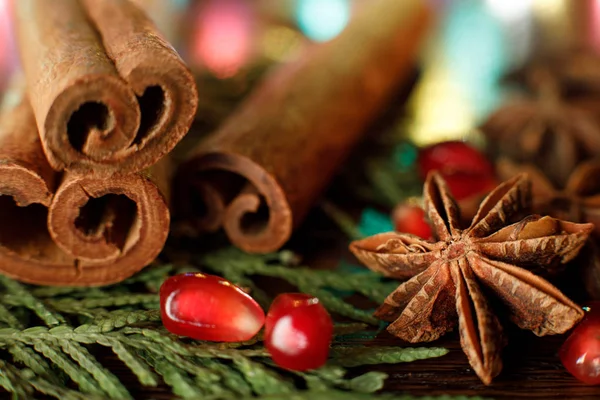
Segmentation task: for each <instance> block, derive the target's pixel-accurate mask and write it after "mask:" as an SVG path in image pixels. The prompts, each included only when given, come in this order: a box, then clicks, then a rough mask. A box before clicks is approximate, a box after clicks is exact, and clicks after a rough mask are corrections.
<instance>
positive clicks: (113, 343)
mask: <svg viewBox="0 0 600 400" xmlns="http://www.w3.org/2000/svg"><path fill="white" fill-rule="evenodd" d="M96 342H97V343H98V344H100V345H102V346H105V347H109V348H110V349H111V350H112V351H113V353H115V355H116V356H117V357H119V359H120V360H121V361H123V363H124V364H125V365H126V366H127V368H129V369H130V370H131V372H133V373H134V374H135V376H136V377H137V378H138V380H139V381H140V383H141V384H142V385H144V386H157V385H158V380H157V376H156V375H155V374H154V372H152V370H151V369H150V368H149V367H148V365H147V363H146V362H145V361H144V360H143V359H142V358H140V357H139V356H138V355H137V354H136V353H135V352H134V351H133V350H132V349H131V348H129V346H127V345H125V344H123V343H122V342H121V341H119V340H116V339H114V338H111V337H107V336H104V337H102V336H101V337H98V338H97V340H96Z"/></svg>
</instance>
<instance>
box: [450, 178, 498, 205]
mask: <svg viewBox="0 0 600 400" xmlns="http://www.w3.org/2000/svg"><path fill="white" fill-rule="evenodd" d="M442 176H443V178H444V179H445V180H446V183H447V184H448V187H449V188H450V192H451V193H452V195H453V196H454V198H455V199H456V200H464V199H467V198H469V197H471V196H475V195H478V194H479V195H480V194H486V193H488V192H491V191H492V189H494V188H495V187H496V186H498V181H497V180H496V178H494V177H493V176H489V175H478V174H471V173H466V172H454V173H451V174H442Z"/></svg>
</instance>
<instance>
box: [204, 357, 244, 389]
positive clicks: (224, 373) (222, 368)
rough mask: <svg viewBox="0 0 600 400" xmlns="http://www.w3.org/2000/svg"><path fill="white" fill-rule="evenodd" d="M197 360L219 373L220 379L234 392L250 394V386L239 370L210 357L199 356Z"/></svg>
mask: <svg viewBox="0 0 600 400" xmlns="http://www.w3.org/2000/svg"><path fill="white" fill-rule="evenodd" d="M197 362H198V363H200V364H202V365H204V366H205V367H206V368H208V369H210V370H211V371H213V372H214V373H216V374H219V376H220V377H221V381H222V382H223V384H224V385H225V387H227V388H228V389H230V390H231V391H232V392H234V393H238V394H240V395H242V396H250V395H251V394H252V388H251V387H250V385H249V384H248V382H247V381H246V380H245V379H244V377H243V376H242V375H241V374H240V372H239V371H237V370H235V369H233V368H230V367H228V366H226V365H224V364H223V363H222V362H221V361H219V360H215V359H211V358H199V359H197Z"/></svg>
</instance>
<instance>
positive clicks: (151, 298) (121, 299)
mask: <svg viewBox="0 0 600 400" xmlns="http://www.w3.org/2000/svg"><path fill="white" fill-rule="evenodd" d="M158 301H159V300H158V296H157V295H155V294H145V293H142V294H133V293H126V294H120V295H114V296H107V297H100V298H89V299H88V298H84V299H81V300H75V299H72V298H65V299H58V300H54V299H50V300H48V301H47V304H49V305H50V306H52V308H54V309H55V310H58V311H62V312H67V313H74V312H78V311H87V310H89V309H93V308H105V307H123V306H133V305H153V306H155V308H158Z"/></svg>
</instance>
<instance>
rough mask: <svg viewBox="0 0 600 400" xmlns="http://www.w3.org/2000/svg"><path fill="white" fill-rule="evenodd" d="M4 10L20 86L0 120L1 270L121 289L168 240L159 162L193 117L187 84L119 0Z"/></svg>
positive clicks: (166, 51)
mask: <svg viewBox="0 0 600 400" xmlns="http://www.w3.org/2000/svg"><path fill="white" fill-rule="evenodd" d="M13 8H14V10H13V11H14V25H15V30H16V37H17V38H18V39H19V40H18V42H19V45H18V49H19V54H20V57H21V61H22V65H23V71H24V74H23V77H24V79H23V82H15V83H14V88H13V89H12V92H10V93H9V94H8V95H7V96H5V103H6V104H5V105H4V108H3V114H2V127H1V131H2V133H1V136H2V150H1V157H2V167H1V168H2V169H3V177H2V179H3V180H2V183H1V184H0V186H1V187H2V192H1V193H2V194H3V195H5V196H3V199H6V200H5V203H4V204H5V205H4V207H3V210H2V213H3V216H4V218H3V221H4V222H3V224H4V226H5V228H4V230H3V234H2V239H3V240H2V247H1V248H0V254H1V255H0V257H1V259H2V266H0V270H1V271H2V272H3V273H5V274H6V275H8V276H11V277H15V278H18V279H20V280H22V281H25V282H31V283H37V284H53V285H85V286H90V285H102V284H109V283H113V282H119V281H122V280H123V279H125V278H127V277H129V276H131V275H132V274H133V273H135V272H137V271H139V270H140V269H141V268H143V267H145V266H146V265H148V263H150V262H151V261H152V260H154V259H155V258H156V256H158V254H159V253H160V251H161V249H162V247H163V246H164V243H165V241H166V239H167V235H168V231H169V221H170V215H169V209H168V197H169V191H170V190H169V186H170V183H169V182H168V174H169V172H168V168H169V166H168V162H161V163H159V164H156V163H157V161H159V159H160V158H161V157H163V156H164V155H165V154H166V153H168V152H169V151H170V150H171V149H172V148H173V147H174V146H175V144H176V143H177V142H178V141H179V140H180V139H181V138H182V137H183V136H184V135H185V134H186V133H187V131H188V129H189V126H190V124H191V121H192V119H193V117H194V113H195V109H196V104H197V93H196V89H195V85H194V83H193V79H192V76H191V74H190V73H189V71H188V69H187V67H186V66H185V65H184V64H183V62H182V61H181V59H180V58H179V56H178V55H177V54H176V53H175V51H174V50H172V49H170V47H169V45H168V44H167V43H166V42H165V41H164V40H162V39H161V37H160V35H159V34H158V32H157V31H156V29H155V28H154V27H153V25H152V23H151V22H150V21H149V19H148V17H147V16H145V14H144V13H143V12H142V11H141V10H139V9H138V8H137V7H136V6H134V5H133V4H131V3H130V2H128V1H120V2H114V1H105V2H79V1H61V2H59V4H50V3H48V2H46V1H23V2H15V3H14V5H13ZM114 15H118V16H119V18H122V20H120V21H116V20H115V18H116V17H115V16H114ZM96 32H99V35H98V34H97V33H96ZM101 49H104V50H106V54H105V53H104V52H103V51H101ZM157 57H160V59H161V62H160V63H156V59H157ZM147 168H149V169H147ZM9 196H12V197H13V198H14V201H15V203H16V204H14V203H12V202H11V200H10V198H11V197H9ZM26 206H29V207H26ZM23 221H27V222H26V223H23ZM18 225H21V227H17V226H18Z"/></svg>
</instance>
